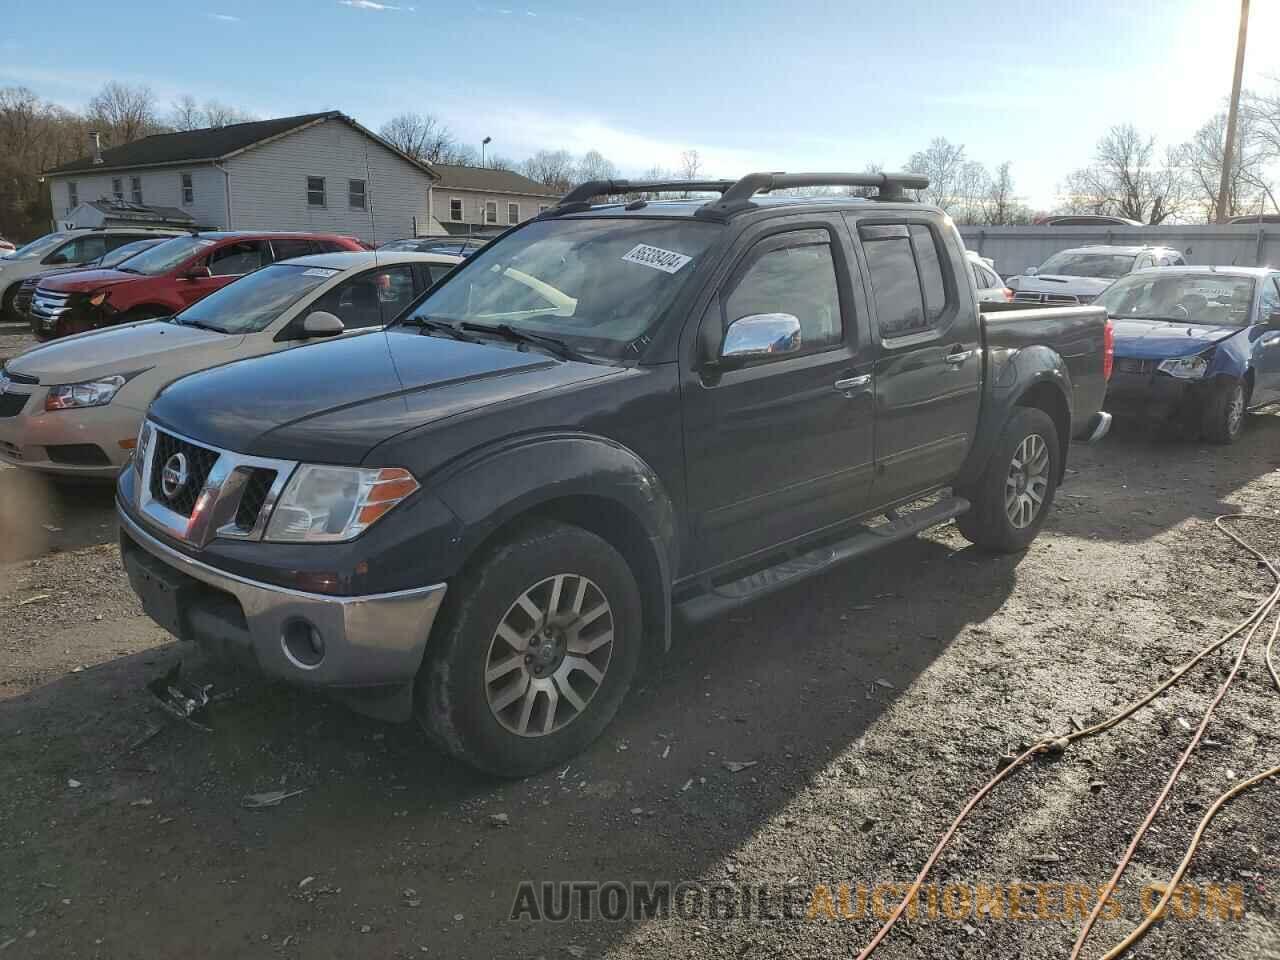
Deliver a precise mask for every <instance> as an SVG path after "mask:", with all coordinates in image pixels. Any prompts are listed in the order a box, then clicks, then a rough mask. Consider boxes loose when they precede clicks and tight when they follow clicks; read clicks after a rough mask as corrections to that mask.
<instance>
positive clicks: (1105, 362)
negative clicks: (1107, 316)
mask: <svg viewBox="0 0 1280 960" xmlns="http://www.w3.org/2000/svg"><path fill="white" fill-rule="evenodd" d="M1115 365H1116V332H1115V329H1114V328H1113V327H1112V326H1111V321H1110V320H1107V325H1106V326H1105V327H1103V328H1102V378H1103V379H1104V380H1110V379H1111V368H1112V367H1114V366H1115Z"/></svg>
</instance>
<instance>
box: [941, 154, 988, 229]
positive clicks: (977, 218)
mask: <svg viewBox="0 0 1280 960" xmlns="http://www.w3.org/2000/svg"><path fill="white" fill-rule="evenodd" d="M955 189H956V195H955V200H954V202H953V203H952V205H951V211H950V213H951V217H952V219H953V220H955V222H956V223H961V224H970V223H981V222H982V220H983V213H984V207H983V205H984V203H985V201H986V198H987V195H988V194H989V193H990V192H991V174H990V173H988V172H987V168H986V167H985V166H984V165H983V164H981V163H979V162H978V161H977V160H966V161H965V162H964V163H963V164H962V165H961V166H960V170H959V172H958V173H957V175H956V188H955Z"/></svg>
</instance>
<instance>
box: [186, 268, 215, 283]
mask: <svg viewBox="0 0 1280 960" xmlns="http://www.w3.org/2000/svg"><path fill="white" fill-rule="evenodd" d="M212 276H213V271H212V270H210V269H209V268H208V267H207V266H199V267H192V268H191V269H190V270H188V271H187V272H186V273H184V274H183V275H182V279H183V280H208V279H209V278H210V277H212Z"/></svg>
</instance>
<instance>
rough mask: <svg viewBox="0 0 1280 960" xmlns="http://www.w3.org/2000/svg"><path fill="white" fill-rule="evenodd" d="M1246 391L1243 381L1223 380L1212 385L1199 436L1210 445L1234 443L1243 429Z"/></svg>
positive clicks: (1246, 401) (1246, 398) (1246, 400)
mask: <svg viewBox="0 0 1280 960" xmlns="http://www.w3.org/2000/svg"><path fill="white" fill-rule="evenodd" d="M1247 403H1248V391H1246V390H1245V385H1244V381H1242V380H1234V379H1223V380H1219V381H1218V382H1217V383H1215V384H1213V387H1212V389H1211V391H1210V393H1209V402H1208V404H1206V405H1205V409H1204V419H1203V420H1202V421H1201V424H1200V435H1201V436H1202V437H1204V439H1206V440H1208V441H1209V442H1210V443H1221V444H1229V443H1235V442H1236V440H1237V439H1238V438H1239V436H1240V433H1241V431H1242V430H1243V429H1244V411H1245V407H1246V406H1247Z"/></svg>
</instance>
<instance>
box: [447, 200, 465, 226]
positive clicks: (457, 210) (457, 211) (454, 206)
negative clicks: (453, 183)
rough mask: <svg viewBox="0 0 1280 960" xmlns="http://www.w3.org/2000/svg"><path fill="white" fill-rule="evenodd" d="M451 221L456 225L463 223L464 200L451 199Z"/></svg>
mask: <svg viewBox="0 0 1280 960" xmlns="http://www.w3.org/2000/svg"><path fill="white" fill-rule="evenodd" d="M449 219H450V220H453V221H454V222H455V223H461V222H462V198H461V197H450V198H449Z"/></svg>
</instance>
